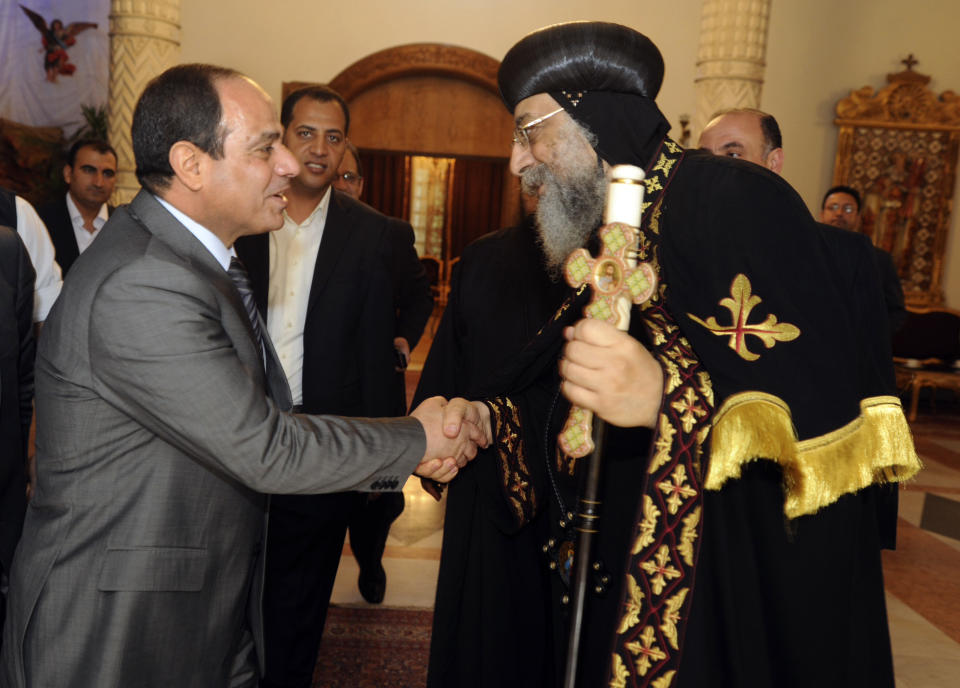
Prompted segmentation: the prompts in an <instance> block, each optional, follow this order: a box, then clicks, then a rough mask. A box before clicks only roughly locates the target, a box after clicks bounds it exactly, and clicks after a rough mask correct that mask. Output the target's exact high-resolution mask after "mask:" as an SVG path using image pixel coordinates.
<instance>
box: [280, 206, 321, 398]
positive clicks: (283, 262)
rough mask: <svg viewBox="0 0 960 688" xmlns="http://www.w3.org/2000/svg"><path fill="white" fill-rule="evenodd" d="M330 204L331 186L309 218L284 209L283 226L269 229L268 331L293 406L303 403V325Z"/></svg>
mask: <svg viewBox="0 0 960 688" xmlns="http://www.w3.org/2000/svg"><path fill="white" fill-rule="evenodd" d="M329 207H330V189H329V188H328V189H327V192H326V193H325V194H324V195H323V198H321V199H320V202H319V203H318V204H317V207H316V208H314V209H313V212H312V213H310V216H309V217H308V218H307V219H306V220H304V221H303V222H302V223H300V224H299V225H298V224H297V223H296V222H294V221H293V220H291V219H290V217H289V216H288V215H287V214H286V212H284V214H283V218H284V221H283V227H281V228H280V229H278V230H277V231H275V232H270V289H269V293H268V295H267V330H268V331H269V332H270V339H272V340H273V345H274V347H276V350H277V355H278V356H279V357H280V363H281V364H282V365H283V372H284V373H286V375H287V383H288V384H289V385H290V393H291V394H292V395H293V403H294V405H299V404H302V403H303V328H304V325H305V323H306V320H307V303H308V301H309V299H310V286H311V285H312V284H313V268H314V267H315V266H316V264H317V253H319V251H320V239H321V238H323V228H324V225H326V223H327V209H328V208H329Z"/></svg>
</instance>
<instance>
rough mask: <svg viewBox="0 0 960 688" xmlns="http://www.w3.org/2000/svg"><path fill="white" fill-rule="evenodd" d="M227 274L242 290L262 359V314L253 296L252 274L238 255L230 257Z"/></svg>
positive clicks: (244, 304) (244, 305)
mask: <svg viewBox="0 0 960 688" xmlns="http://www.w3.org/2000/svg"><path fill="white" fill-rule="evenodd" d="M227 274H228V275H230V279H232V280H233V284H234V286H235V287H236V288H237V291H238V292H240V299H241V300H242V301H243V307H244V308H246V309H247V317H248V318H250V325H251V326H252V327H253V334H254V336H255V337H256V340H257V351H258V352H260V358H261V359H262V358H263V330H262V329H261V328H260V314H259V313H258V312H257V303H256V301H255V300H254V298H253V285H251V284H250V275H249V274H247V269H246V268H245V267H244V266H243V263H241V262H240V259H239V258H237V257H236V256H234V257H233V258H231V259H230V267H229V268H228V269H227Z"/></svg>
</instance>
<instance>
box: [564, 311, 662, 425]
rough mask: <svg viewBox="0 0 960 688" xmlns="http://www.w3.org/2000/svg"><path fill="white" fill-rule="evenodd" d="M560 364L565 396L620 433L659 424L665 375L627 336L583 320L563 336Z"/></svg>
mask: <svg viewBox="0 0 960 688" xmlns="http://www.w3.org/2000/svg"><path fill="white" fill-rule="evenodd" d="M563 334H564V337H565V338H566V340H567V344H566V347H565V348H564V352H563V360H561V361H560V377H561V378H563V385H562V390H563V394H564V396H565V397H566V398H567V399H568V400H569V401H570V403H572V404H575V405H577V406H579V407H581V408H585V409H589V410H591V411H593V412H594V413H596V414H597V415H598V416H600V418H603V419H604V420H605V421H607V422H608V423H612V424H613V425H617V426H620V427H625V428H629V427H638V426H643V427H648V428H651V427H653V426H654V425H655V424H656V420H657V415H658V414H659V412H660V402H661V399H662V397H663V369H662V368H661V367H660V364H659V363H658V362H657V360H656V359H655V358H654V357H653V356H652V355H651V354H650V352H649V351H647V349H646V348H645V347H644V346H643V345H642V344H641V343H640V342H638V341H637V340H636V339H634V338H633V337H631V336H630V335H629V334H627V333H626V332H622V331H621V330H618V329H617V328H616V327H614V326H613V325H610V324H609V323H606V322H603V321H601V320H590V319H584V320H580V321H579V322H577V324H576V325H574V326H573V327H568V328H566V330H564V333H563Z"/></svg>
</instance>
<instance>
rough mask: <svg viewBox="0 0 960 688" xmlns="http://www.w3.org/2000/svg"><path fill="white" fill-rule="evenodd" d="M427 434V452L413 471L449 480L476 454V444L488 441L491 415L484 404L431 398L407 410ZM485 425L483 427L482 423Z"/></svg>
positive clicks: (433, 477)
mask: <svg viewBox="0 0 960 688" xmlns="http://www.w3.org/2000/svg"><path fill="white" fill-rule="evenodd" d="M410 415H411V416H413V417H414V418H416V419H417V420H419V421H420V423H421V424H422V425H423V429H424V432H425V433H426V435H427V451H426V453H425V454H424V456H423V460H422V461H421V462H420V465H419V466H417V469H416V470H415V471H414V473H416V474H417V475H419V476H421V477H424V478H430V479H432V480H436V481H438V482H441V483H445V482H450V481H451V480H453V478H454V477H455V476H456V475H457V473H458V472H459V470H460V469H461V468H462V467H463V466H465V465H467V462H468V461H470V460H471V459H473V457H475V456H476V455H477V446H478V445H479V446H482V447H485V446H487V445H488V444H489V439H488V438H489V436H490V432H489V428H490V415H489V410H488V409H487V408H486V405H485V404H481V403H479V402H473V403H471V402H469V401H467V400H466V399H453V400H452V401H450V402H449V403H447V401H446V400H445V399H444V398H443V397H431V398H430V399H427V400H426V401H424V402H423V403H421V404H420V405H419V406H418V407H417V408H415V409H414V410H413V411H411V412H410ZM484 423H485V424H486V430H484V429H483V428H482V427H481V426H482V425H483V424H484Z"/></svg>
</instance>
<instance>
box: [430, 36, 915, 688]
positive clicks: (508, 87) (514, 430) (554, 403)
mask: <svg viewBox="0 0 960 688" xmlns="http://www.w3.org/2000/svg"><path fill="white" fill-rule="evenodd" d="M663 71H664V65H663V60H662V57H661V55H660V52H659V51H658V49H657V48H656V46H655V45H654V44H653V43H652V42H651V41H650V40H649V39H648V38H647V37H645V36H643V35H642V34H640V33H638V32H636V31H634V30H632V29H630V28H627V27H624V26H619V25H616V24H607V23H597V22H575V23H569V24H560V25H554V26H551V27H547V28H545V29H542V30H540V31H536V32H534V33H532V34H530V35H528V36H526V37H525V38H524V39H522V40H521V41H520V42H519V43H517V44H516V45H515V46H514V47H513V48H511V49H510V51H509V52H508V53H507V55H506V57H505V58H504V59H503V62H502V65H501V68H500V72H499V86H500V92H501V95H502V97H503V100H504V102H505V104H506V106H507V107H508V108H509V109H510V110H511V111H512V113H513V115H514V117H515V119H516V124H517V128H516V131H515V135H514V142H513V149H512V158H511V168H512V171H513V172H514V173H515V174H517V175H519V176H521V177H522V179H523V182H524V184H525V185H526V186H528V187H534V188H539V189H540V197H541V198H540V205H539V209H538V212H537V223H538V227H539V231H540V235H541V241H542V244H543V249H544V252H545V254H546V255H547V258H548V260H549V261H550V262H551V263H552V264H553V266H554V268H555V269H559V266H560V265H561V264H562V263H563V261H564V260H565V259H566V257H567V255H568V254H569V253H570V252H571V251H572V250H574V249H576V248H579V247H587V248H589V249H591V250H592V251H593V253H594V254H596V253H597V249H598V239H597V230H598V228H599V226H600V224H601V221H602V218H601V215H602V206H603V197H604V190H605V187H606V184H607V177H608V171H609V169H610V167H611V166H613V165H619V164H630V165H635V166H637V167H640V168H642V169H643V170H645V173H646V177H645V180H644V182H643V183H644V184H645V188H646V195H645V203H644V212H643V219H642V222H641V226H640V231H639V235H640V236H639V240H638V244H637V247H636V251H637V254H638V258H639V260H640V261H643V262H646V263H648V264H649V265H650V266H652V267H653V269H654V271H655V273H656V278H657V281H658V284H659V286H658V288H657V289H656V290H655V292H654V294H653V296H652V297H651V298H650V299H649V300H648V301H646V302H645V303H643V304H641V305H638V306H634V307H633V312H632V320H631V323H630V328H629V331H628V332H622V331H620V330H618V329H616V328H615V327H613V326H612V325H610V324H608V323H606V322H603V321H601V320H598V319H583V318H582V312H583V307H584V305H585V304H586V303H587V301H588V299H589V298H590V290H589V288H580V289H578V290H576V291H575V292H573V293H572V294H571V296H570V298H569V299H568V300H567V302H566V303H565V304H564V305H563V306H562V307H561V308H560V310H559V311H558V312H557V313H556V314H555V315H554V316H553V318H552V319H550V320H549V321H548V322H547V323H546V324H544V326H543V327H542V329H541V330H540V332H539V334H538V335H537V337H536V338H535V339H534V340H533V341H532V342H530V343H529V344H528V345H527V346H526V347H525V348H524V349H523V350H522V351H521V352H520V353H519V354H517V355H515V356H513V357H512V359H511V361H510V362H509V363H508V365H507V367H506V368H504V369H501V370H500V371H490V373H489V374H488V375H487V376H485V380H484V384H483V385H478V388H477V389H474V390H472V392H473V393H474V398H478V399H483V403H484V405H485V406H486V409H487V410H488V411H489V427H488V428H487V430H488V432H490V433H491V434H492V437H493V438H494V441H495V444H494V446H493V448H492V450H491V452H488V455H487V456H486V458H485V459H483V460H482V461H479V462H476V463H475V464H474V466H473V467H472V468H471V469H470V470H471V471H472V472H473V473H472V474H471V475H475V479H476V480H477V482H478V484H479V485H480V487H479V488H478V489H477V490H476V491H475V492H476V495H475V499H476V500H477V501H476V505H475V506H474V507H473V508H472V510H471V511H470V513H469V515H468V517H466V518H461V519H448V521H447V523H446V525H445V528H446V529H447V531H448V532H447V533H445V537H446V540H445V542H449V541H451V540H454V539H457V540H459V541H460V542H461V543H463V544H462V546H460V547H458V548H456V549H451V550H449V551H448V549H447V548H446V546H445V549H444V561H442V563H441V576H440V582H439V588H438V598H437V608H436V621H435V627H434V640H433V642H434V648H433V651H432V654H431V666H430V678H429V685H430V686H431V688H439V687H440V686H457V687H458V688H465V687H470V686H521V685H523V686H530V685H535V686H550V685H559V683H560V678H561V674H562V667H563V665H564V654H565V652H566V646H567V643H566V636H567V632H568V625H569V616H570V614H569V606H570V605H569V599H570V585H571V568H570V565H571V562H573V561H575V559H576V556H578V554H579V553H577V552H576V551H575V542H576V538H575V535H574V531H573V528H572V526H573V525H575V524H576V518H577V516H576V504H577V494H578V489H579V484H580V479H581V474H582V473H583V472H584V465H585V460H584V459H576V458H573V457H571V456H569V455H567V453H565V452H564V451H561V450H559V449H558V443H557V437H558V433H560V432H561V429H562V428H564V425H565V421H566V418H567V414H568V412H569V410H570V407H571V404H572V405H575V406H578V407H581V408H584V409H588V410H590V411H592V412H594V414H595V415H596V416H597V417H599V418H602V419H603V420H605V421H606V422H607V424H608V432H607V437H606V442H605V453H604V456H603V477H602V485H601V491H600V501H601V503H602V506H601V508H600V513H601V522H600V527H599V533H598V535H597V541H596V543H595V546H594V550H593V552H592V556H591V566H590V571H591V575H592V576H593V578H592V579H591V580H590V582H589V586H588V588H589V590H590V591H591V593H590V597H589V598H588V599H587V603H586V612H585V619H584V622H583V627H582V635H583V640H582V642H581V656H580V666H581V672H580V680H579V682H578V685H579V686H590V687H593V686H605V685H610V686H626V685H629V686H656V687H660V688H662V687H665V686H681V687H687V686H711V687H714V686H749V687H750V688H764V687H769V688H774V687H776V688H783V687H785V686H788V687H789V686H797V687H800V686H851V685H857V686H885V687H890V688H892V687H893V685H894V681H893V668H892V659H891V652H890V639H889V632H888V627H887V619H886V610H885V603H884V591H883V579H882V571H881V562H880V547H879V543H878V534H877V509H876V505H875V503H874V500H875V494H876V490H875V488H874V487H873V486H874V485H876V484H881V483H893V482H899V481H902V480H904V479H906V478H908V477H910V476H911V475H913V474H914V473H916V471H917V470H919V460H918V458H917V455H916V451H915V449H914V446H913V442H912V439H911V437H910V433H909V429H908V427H907V424H906V420H905V418H904V416H903V411H902V408H901V406H900V401H899V399H898V398H897V397H896V396H894V395H895V387H894V381H893V371H892V364H891V357H890V351H889V344H888V343H887V342H888V338H887V337H885V336H884V335H883V331H884V324H883V323H884V320H883V319H884V310H883V303H882V301H881V300H880V298H879V296H878V295H877V294H876V292H875V291H871V290H869V289H855V288H852V287H854V286H855V285H856V282H857V280H859V279H864V280H870V279H875V275H873V274H864V275H847V274H844V275H839V274H836V271H833V270H831V269H830V262H829V260H830V259H829V256H827V255H825V253H824V248H823V246H822V245H821V243H820V242H819V240H818V237H819V233H818V232H817V231H816V229H815V227H814V222H813V219H812V218H811V216H810V213H809V212H808V211H807V209H806V207H805V205H804V203H803V201H802V200H801V199H800V197H799V196H798V195H797V194H796V192H795V191H794V190H793V189H792V188H791V187H790V186H789V185H788V184H787V183H786V182H785V181H784V180H783V179H781V178H780V177H778V176H777V175H775V174H773V173H771V172H769V171H768V170H766V169H763V168H761V167H759V166H757V165H751V164H748V163H744V162H742V161H740V160H734V159H728V158H720V157H715V156H713V155H711V154H709V153H707V152H702V151H685V150H683V149H682V148H681V147H680V146H678V145H677V144H676V143H674V142H673V141H672V140H671V139H670V138H669V137H668V136H667V133H668V130H669V128H670V127H669V124H668V123H667V121H666V120H665V118H664V116H663V115H662V114H661V112H660V110H659V109H658V108H657V105H656V104H655V102H654V97H655V96H656V94H657V92H658V90H659V88H660V85H661V82H662V79H663ZM516 298H517V299H518V300H522V299H523V298H524V295H523V294H521V293H518V294H517V295H516ZM558 361H559V364H558V363H557V362H558ZM491 453H492V455H491ZM462 479H463V478H462ZM451 553H452V554H451ZM454 554H455V555H456V556H458V557H460V561H458V562H451V561H448V558H449V556H453V555H454ZM476 567H485V568H486V569H487V570H489V569H493V568H496V567H501V568H504V569H506V570H508V571H509V572H510V573H509V576H508V578H509V580H513V581H516V588H517V589H516V590H511V589H510V587H509V585H508V586H507V588H506V589H505V588H500V589H497V590H491V589H489V587H485V586H486V585H487V581H493V580H502V579H503V578H504V576H502V575H501V576H499V577H491V578H485V577H484V576H470V575H469V574H465V573H464V572H469V571H471V570H473V569H474V568H476ZM476 599H482V600H483V604H484V606H483V607H482V608H480V609H477V608H476V605H475V604H474V603H473V600H476Z"/></svg>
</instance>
